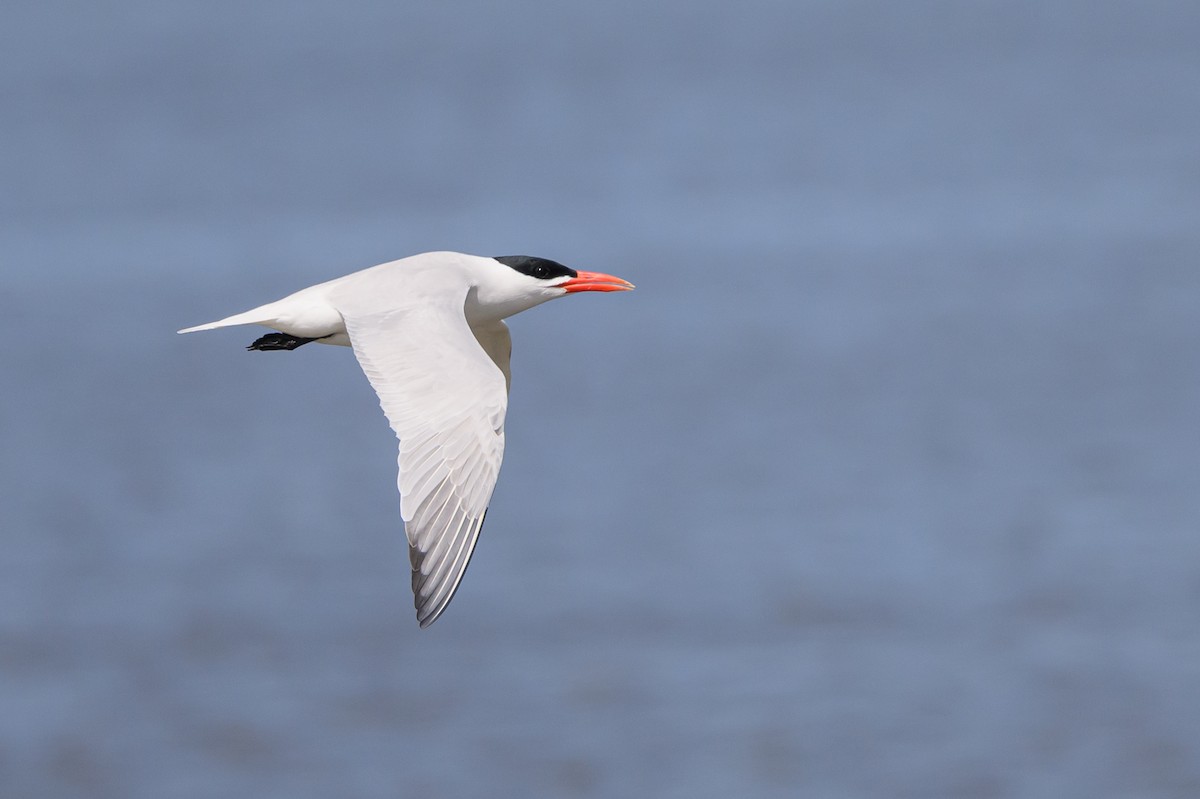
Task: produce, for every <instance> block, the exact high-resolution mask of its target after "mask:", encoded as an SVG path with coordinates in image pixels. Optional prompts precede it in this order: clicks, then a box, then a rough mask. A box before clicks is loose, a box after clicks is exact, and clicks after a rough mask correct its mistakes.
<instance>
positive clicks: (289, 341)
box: [246, 333, 316, 352]
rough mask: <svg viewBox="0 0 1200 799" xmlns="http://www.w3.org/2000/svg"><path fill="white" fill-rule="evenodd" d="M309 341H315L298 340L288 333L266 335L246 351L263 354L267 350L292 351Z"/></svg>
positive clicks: (313, 339)
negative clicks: (257, 351)
mask: <svg viewBox="0 0 1200 799" xmlns="http://www.w3.org/2000/svg"><path fill="white" fill-rule="evenodd" d="M310 341H316V339H315V338H300V337H299V336H293V335H290V334H288V333H268V334H267V335H265V336H263V337H262V338H260V339H258V340H257V341H255V342H254V343H253V344H251V345H250V346H249V347H247V348H246V349H248V350H262V351H264V352H265V351H267V350H294V349H296V348H297V347H303V346H304V345H305V344H307V343H308V342H310Z"/></svg>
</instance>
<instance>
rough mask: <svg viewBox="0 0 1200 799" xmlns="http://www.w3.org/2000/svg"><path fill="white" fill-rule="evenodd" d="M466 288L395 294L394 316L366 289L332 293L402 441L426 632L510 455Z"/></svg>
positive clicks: (500, 377) (449, 593)
mask: <svg viewBox="0 0 1200 799" xmlns="http://www.w3.org/2000/svg"><path fill="white" fill-rule="evenodd" d="M452 282H453V281H452ZM466 291H467V288H466V286H465V285H463V286H462V287H461V291H460V290H458V289H457V288H455V287H452V286H449V285H448V286H447V287H446V289H445V291H442V290H440V289H439V290H438V291H436V292H432V294H434V295H435V296H430V294H431V292H421V295H420V297H419V300H414V301H412V302H410V303H408V304H407V306H406V307H400V308H396V307H395V305H394V304H393V303H394V298H389V304H392V307H391V309H389V310H375V309H374V308H372V307H371V306H375V305H376V303H375V302H372V301H370V298H365V297H363V296H362V295H363V294H364V292H361V291H355V292H353V294H352V295H351V297H350V299H349V300H342V298H339V297H338V296H337V295H336V294H335V295H334V297H333V299H334V301H335V303H336V304H337V306H338V309H339V311H341V312H342V314H343V316H344V318H345V321H346V332H347V333H348V334H349V335H350V343H351V346H353V347H354V354H355V355H356V356H357V357H358V362H359V365H361V366H362V370H363V371H364V372H365V373H366V375H367V379H369V380H370V381H371V386H372V387H373V388H374V389H375V393H377V394H378V395H379V404H380V405H382V406H383V412H384V413H385V414H386V415H387V418H388V422H390V423H391V426H392V430H394V431H395V432H396V436H397V437H398V438H399V439H400V456H399V465H400V476H399V479H398V481H397V483H398V485H399V487H400V515H401V517H402V518H403V519H404V530H405V533H406V534H407V535H408V544H409V557H410V559H411V561H412V588H413V600H414V603H415V605H416V608H417V620H418V621H419V622H420V624H421V626H422V627H427V626H429V625H430V624H432V623H433V622H435V621H436V620H437V618H438V616H440V615H441V614H442V611H444V610H445V609H446V606H447V605H448V604H449V602H450V600H451V598H452V597H453V596H454V592H455V590H457V588H458V584H459V582H460V581H461V580H462V576H463V572H464V571H466V568H467V562H468V561H469V560H470V559H471V553H472V552H473V551H474V549H475V542H476V540H477V539H478V537H479V530H480V528H481V527H482V526H483V517H484V514H485V513H486V512H487V506H488V502H489V501H490V500H491V497H492V489H493V488H495V485H496V477H497V476H498V474H499V472H500V460H501V458H502V457H503V455H504V414H505V411H506V409H507V407H508V393H507V385H506V378H505V375H504V374H503V373H502V372H501V371H500V369H499V368H498V362H494V361H493V359H492V357H489V353H485V352H484V350H483V349H482V348H481V345H480V342H479V341H477V340H476V337H475V335H474V334H473V333H472V331H471V328H470V327H469V326H468V325H467V320H466V317H465V316H464V314H463V301H464V300H465V298H466ZM443 295H445V296H443ZM495 335H496V333H494V332H493V334H492V336H495ZM505 338H507V329H505ZM489 340H491V337H489ZM503 354H504V358H503V362H504V364H505V365H507V363H508V354H507V349H506V348H505V351H504V353H503ZM493 357H494V356H493Z"/></svg>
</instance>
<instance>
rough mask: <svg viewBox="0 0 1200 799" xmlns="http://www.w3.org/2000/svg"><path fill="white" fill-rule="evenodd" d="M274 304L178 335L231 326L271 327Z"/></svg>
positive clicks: (261, 306)
mask: <svg viewBox="0 0 1200 799" xmlns="http://www.w3.org/2000/svg"><path fill="white" fill-rule="evenodd" d="M274 305H276V303H273V302H272V303H269V304H267V305H260V306H259V307H257V308H251V309H250V310H249V311H245V312H243V313H239V314H234V315H233V316H227V317H225V318H224V319H220V320H218V321H216V322H209V323H208V324H206V325H196V326H195V327H185V328H184V329H183V330H180V331H177V332H179V333H195V332H197V331H199V330H216V329H217V328H218V327H232V326H233V325H265V326H267V327H271V323H272V322H274V321H276V320H275V316H274V313H273V307H272V306H274Z"/></svg>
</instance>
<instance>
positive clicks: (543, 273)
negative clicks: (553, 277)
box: [533, 265, 550, 280]
mask: <svg viewBox="0 0 1200 799" xmlns="http://www.w3.org/2000/svg"><path fill="white" fill-rule="evenodd" d="M533 274H534V277H537V278H539V279H541V280H545V279H546V278H548V277H550V270H549V269H547V268H546V267H544V266H541V265H539V266H537V267H535V268H534V270H533Z"/></svg>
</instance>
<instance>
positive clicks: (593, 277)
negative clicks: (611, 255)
mask: <svg viewBox="0 0 1200 799" xmlns="http://www.w3.org/2000/svg"><path fill="white" fill-rule="evenodd" d="M558 287H559V288H562V289H566V290H567V293H568V294H570V293H572V292H576V291H629V290H630V289H632V288H633V284H632V283H630V282H629V281H628V280H622V279H621V278H619V277H613V276H612V275H606V274H604V273H603V272H576V273H575V277H573V278H571V279H570V280H568V281H567V282H566V283H559V284H558Z"/></svg>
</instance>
